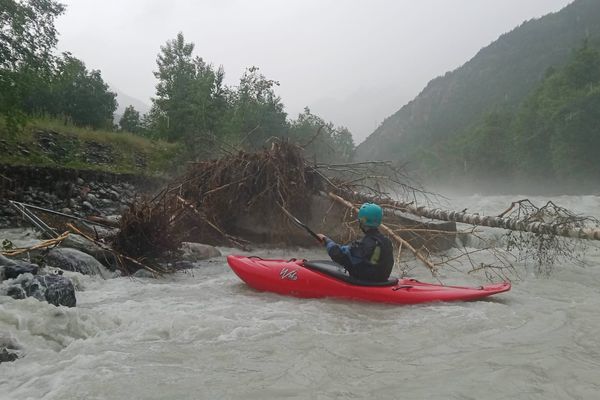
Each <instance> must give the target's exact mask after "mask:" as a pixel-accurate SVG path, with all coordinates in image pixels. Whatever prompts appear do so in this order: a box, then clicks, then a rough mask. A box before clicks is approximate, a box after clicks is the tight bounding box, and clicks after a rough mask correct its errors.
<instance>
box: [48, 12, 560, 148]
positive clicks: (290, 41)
mask: <svg viewBox="0 0 600 400" xmlns="http://www.w3.org/2000/svg"><path fill="white" fill-rule="evenodd" d="M570 2H571V0H525V1H524V0H504V1H502V2H499V1H494V0H451V1H449V0H421V1H418V2H417V1H414V0H395V1H392V0H387V1H386V0H370V1H366V0H362V1H356V0H350V1H341V0H338V1H332V0H301V1H300V0H287V1H276V0H256V1H241V0H222V1H219V0H203V1H184V0H171V1H160V0H130V1H127V2H123V1H116V0H105V1H102V2H99V1H93V0H67V1H65V0H63V3H65V4H66V5H67V11H66V13H65V15H63V16H62V17H60V18H59V20H58V22H57V29H58V31H59V33H60V42H59V46H58V47H59V50H60V51H70V52H72V53H73V54H74V55H75V56H76V57H78V58H80V59H82V60H83V61H84V62H85V63H86V64H87V66H88V67H89V68H93V69H100V70H101V71H102V76H103V78H104V79H105V80H106V81H107V82H109V83H110V85H111V87H112V88H113V89H115V90H118V91H119V92H121V93H123V94H126V95H128V96H131V97H133V98H135V99H138V100H140V101H141V102H143V103H146V104H150V103H151V101H150V98H151V97H152V96H153V95H154V86H155V84H156V81H155V78H154V76H153V74H152V71H153V70H155V65H156V64H155V60H156V55H157V54H158V52H159V49H160V46H161V45H163V44H164V43H165V42H166V41H167V40H169V39H172V38H174V37H175V36H176V34H177V33H178V32H180V31H181V32H183V33H184V35H185V37H186V40H187V41H192V42H194V43H195V44H196V54H197V55H199V56H201V57H203V58H204V59H205V60H207V61H209V62H212V63H213V64H215V65H223V67H224V68H225V71H226V74H227V76H226V82H227V83H228V84H230V85H234V84H236V82H237V81H238V79H239V77H240V76H241V74H242V73H243V71H244V69H245V68H246V67H249V66H253V65H254V66H258V67H260V69H261V71H262V72H263V73H264V74H265V75H266V76H267V77H268V78H270V79H274V80H277V81H279V82H280V84H281V86H280V87H279V88H278V94H279V95H280V96H281V97H282V100H283V102H284V104H285V105H286V111H287V112H288V114H289V115H290V117H295V116H296V114H298V113H299V112H301V111H302V109H303V108H304V107H306V106H308V107H309V108H311V110H312V111H313V112H314V113H317V114H319V115H321V116H322V117H324V118H325V119H327V120H332V121H333V122H334V123H335V124H336V125H344V126H347V127H348V128H349V129H350V130H351V131H352V133H353V135H354V138H355V141H356V142H357V143H359V142H361V141H362V140H363V139H364V138H365V137H366V136H368V135H369V134H370V133H371V132H372V131H373V130H374V129H375V128H376V127H377V126H378V125H379V124H380V123H381V122H382V121H383V119H384V118H386V117H388V116H389V115H391V114H392V113H393V112H395V111H397V110H398V109H399V108H400V107H401V106H402V105H403V104H405V103H406V102H407V101H409V100H410V99H412V98H414V97H415V96H416V95H417V94H418V93H419V92H420V91H421V89H423V87H424V86H425V85H426V84H427V82H428V81H430V80H431V79H433V78H435V77H436V76H439V75H442V74H444V73H445V72H446V71H449V70H452V69H455V68H457V67H459V66H460V65H462V64H463V63H465V62H466V61H468V60H469V59H470V58H471V57H473V56H474V55H475V54H476V53H477V51H479V49H481V48H482V47H485V46H486V45H488V44H490V43H491V42H493V41H494V40H495V39H497V38H498V36H500V35H501V34H502V33H505V32H508V31H510V30H512V29H513V28H515V27H516V26H518V25H520V24H521V23H522V22H524V21H526V20H529V19H531V18H538V17H540V16H542V15H545V14H547V13H550V12H555V11H558V10H560V9H561V8H563V7H564V6H566V5H567V4H568V3H570ZM123 98H124V97H120V99H121V101H122V102H124V100H123ZM127 101H130V100H127ZM125 105H126V104H122V105H121V106H125Z"/></svg>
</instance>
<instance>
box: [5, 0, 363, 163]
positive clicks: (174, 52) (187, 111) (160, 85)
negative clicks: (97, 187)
mask: <svg viewBox="0 0 600 400" xmlns="http://www.w3.org/2000/svg"><path fill="white" fill-rule="evenodd" d="M64 11H65V7H64V6H63V5H61V4H60V3H58V2H56V1H54V0H40V1H35V2H34V1H15V0H8V1H7V2H3V3H2V6H1V8H0V13H1V14H2V16H3V18H2V22H1V24H2V26H1V27H2V32H3V36H6V40H4V39H3V40H2V42H1V43H0V44H1V48H0V56H1V58H0V119H1V122H2V126H1V128H0V135H1V137H2V138H3V140H4V142H5V144H4V145H5V147H10V146H12V145H11V143H16V146H17V151H9V152H6V153H5V154H3V156H2V159H1V160H0V162H4V163H18V164H26V165H29V164H37V163H39V164H41V165H45V164H47V163H48V162H54V161H55V160H49V158H48V157H45V156H44V155H43V154H41V153H40V152H39V151H37V149H36V148H35V140H33V139H32V135H33V133H32V132H33V131H36V130H40V131H48V132H54V133H55V134H58V135H59V136H68V137H71V138H74V137H77V138H78V140H79V141H81V142H93V143H101V144H103V145H107V146H111V147H113V148H114V150H115V151H116V152H123V153H129V154H138V153H148V154H150V153H152V155H151V156H150V159H151V161H150V163H149V164H150V169H151V170H152V171H153V172H155V170H156V169H160V168H162V167H163V166H165V165H164V164H162V163H161V162H160V160H159V159H163V158H168V157H170V158H173V156H174V155H175V154H176V158H177V163H178V164H181V165H183V164H184V163H185V162H187V161H197V160H201V159H209V158H215V157H218V156H221V155H224V154H227V153H231V152H237V151H240V150H249V151H253V150H258V149H260V148H262V147H263V146H268V145H269V144H268V142H269V141H270V140H272V139H274V138H279V139H285V140H289V141H291V142H294V143H298V144H301V145H303V148H304V149H305V152H306V155H307V156H308V157H310V158H311V159H313V160H321V161H336V162H347V161H349V160H350V158H351V157H352V155H353V152H354V142H353V140H352V135H351V133H350V132H349V131H348V129H346V128H344V127H335V125H334V124H333V123H331V122H326V121H325V120H323V119H322V118H320V117H319V116H317V115H314V114H313V113H311V111H310V110H309V109H308V108H306V109H305V110H304V112H303V113H302V114H300V115H299V116H298V117H297V118H296V119H290V118H289V117H288V115H287V113H286V112H285V106H284V104H283V102H282V101H281V98H280V97H279V96H278V95H277V94H276V88H277V86H279V83H278V82H277V81H275V80H273V79H269V78H267V77H265V76H264V75H263V74H262V73H261V72H260V70H259V68H258V67H255V66H251V67H249V68H247V70H246V72H245V73H244V74H243V75H242V77H241V78H240V79H239V83H238V84H237V85H232V86H228V85H226V84H225V83H224V77H225V71H224V69H223V67H221V66H219V67H216V66H214V65H213V64H212V63H210V62H208V61H205V60H204V59H203V58H202V57H200V56H199V55H196V54H195V53H194V43H192V42H188V41H186V40H185V38H184V35H183V33H179V34H178V35H177V36H176V38H174V39H172V40H168V41H167V42H166V43H165V45H163V46H161V47H160V52H159V54H158V56H157V65H156V70H155V72H154V75H155V77H156V79H157V85H156V95H155V97H154V98H153V99H152V103H153V104H152V109H151V110H150V111H149V112H148V113H147V114H146V115H141V114H140V113H139V112H138V111H137V110H135V108H134V107H133V106H128V107H127V108H126V110H125V113H124V114H123V115H122V116H121V118H120V119H119V121H113V117H114V113H115V110H116V108H117V101H116V94H115V93H113V92H111V91H110V90H109V86H108V84H107V83H106V82H105V81H104V80H103V78H102V74H101V72H100V71H99V70H95V69H89V68H88V67H87V66H86V64H85V63H84V62H83V61H82V60H79V59H77V58H75V57H74V56H73V55H72V54H70V53H63V54H61V55H55V54H54V50H55V47H56V44H57V32H56V29H55V27H54V20H55V18H57V17H58V16H59V15H60V14H62V13H63V12H64ZM4 33H6V34H4ZM39 115H44V116H46V117H44V118H39V117H37V116H39ZM59 121H62V122H59ZM135 136H138V137H139V138H138V139H136V138H135ZM91 139H93V140H91ZM32 145H33V147H31V146H32ZM121 145H124V148H123V149H120V147H121ZM136 147H137V148H136ZM173 148H179V149H181V151H179V152H173V151H171V150H172V149H173ZM19 149H20V150H19ZM157 149H161V150H157ZM165 149H168V150H166V151H162V150H165ZM9 150H10V149H9ZM75 150H77V149H76V148H72V149H66V152H67V153H69V152H71V153H73V155H72V156H68V155H67V156H66V157H67V159H64V160H60V161H61V162H64V164H65V165H66V166H69V167H73V168H96V167H97V165H98V163H86V162H85V160H83V161H82V160H79V159H78V157H77V154H75ZM149 150H150V151H149ZM42 152H43V151H42ZM69 157H71V159H69ZM50 158H52V157H50ZM134 158H135V157H134ZM116 159H117V163H116V164H115V165H113V166H109V167H108V168H113V169H114V170H116V171H123V170H128V171H133V170H136V168H137V167H136V166H135V165H133V164H132V163H130V159H131V157H129V156H128V155H123V156H122V157H121V156H119V157H116ZM119 160H120V161H119ZM80 161H82V162H80ZM105 167H106V166H102V167H101V168H105ZM165 167H166V166H165Z"/></svg>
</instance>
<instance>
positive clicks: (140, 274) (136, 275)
mask: <svg viewBox="0 0 600 400" xmlns="http://www.w3.org/2000/svg"><path fill="white" fill-rule="evenodd" d="M132 276H133V277H134V278H154V274H153V273H152V272H150V271H147V270H145V269H138V270H137V271H135V273H134V274H133V275H132Z"/></svg>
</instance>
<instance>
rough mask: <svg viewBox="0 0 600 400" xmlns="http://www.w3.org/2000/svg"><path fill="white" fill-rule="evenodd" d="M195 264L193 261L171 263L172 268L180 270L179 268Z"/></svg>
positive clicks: (186, 267) (189, 267) (192, 266)
mask: <svg viewBox="0 0 600 400" xmlns="http://www.w3.org/2000/svg"><path fill="white" fill-rule="evenodd" d="M194 267H195V265H194V263H193V262H191V261H176V262H174V263H173V268H175V269H177V270H180V269H192V268H194Z"/></svg>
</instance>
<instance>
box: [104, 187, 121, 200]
mask: <svg viewBox="0 0 600 400" xmlns="http://www.w3.org/2000/svg"><path fill="white" fill-rule="evenodd" d="M106 193H107V195H108V198H109V199H111V200H112V201H118V200H119V197H121V196H119V193H117V192H116V191H114V190H110V189H109V190H107V192H106Z"/></svg>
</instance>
